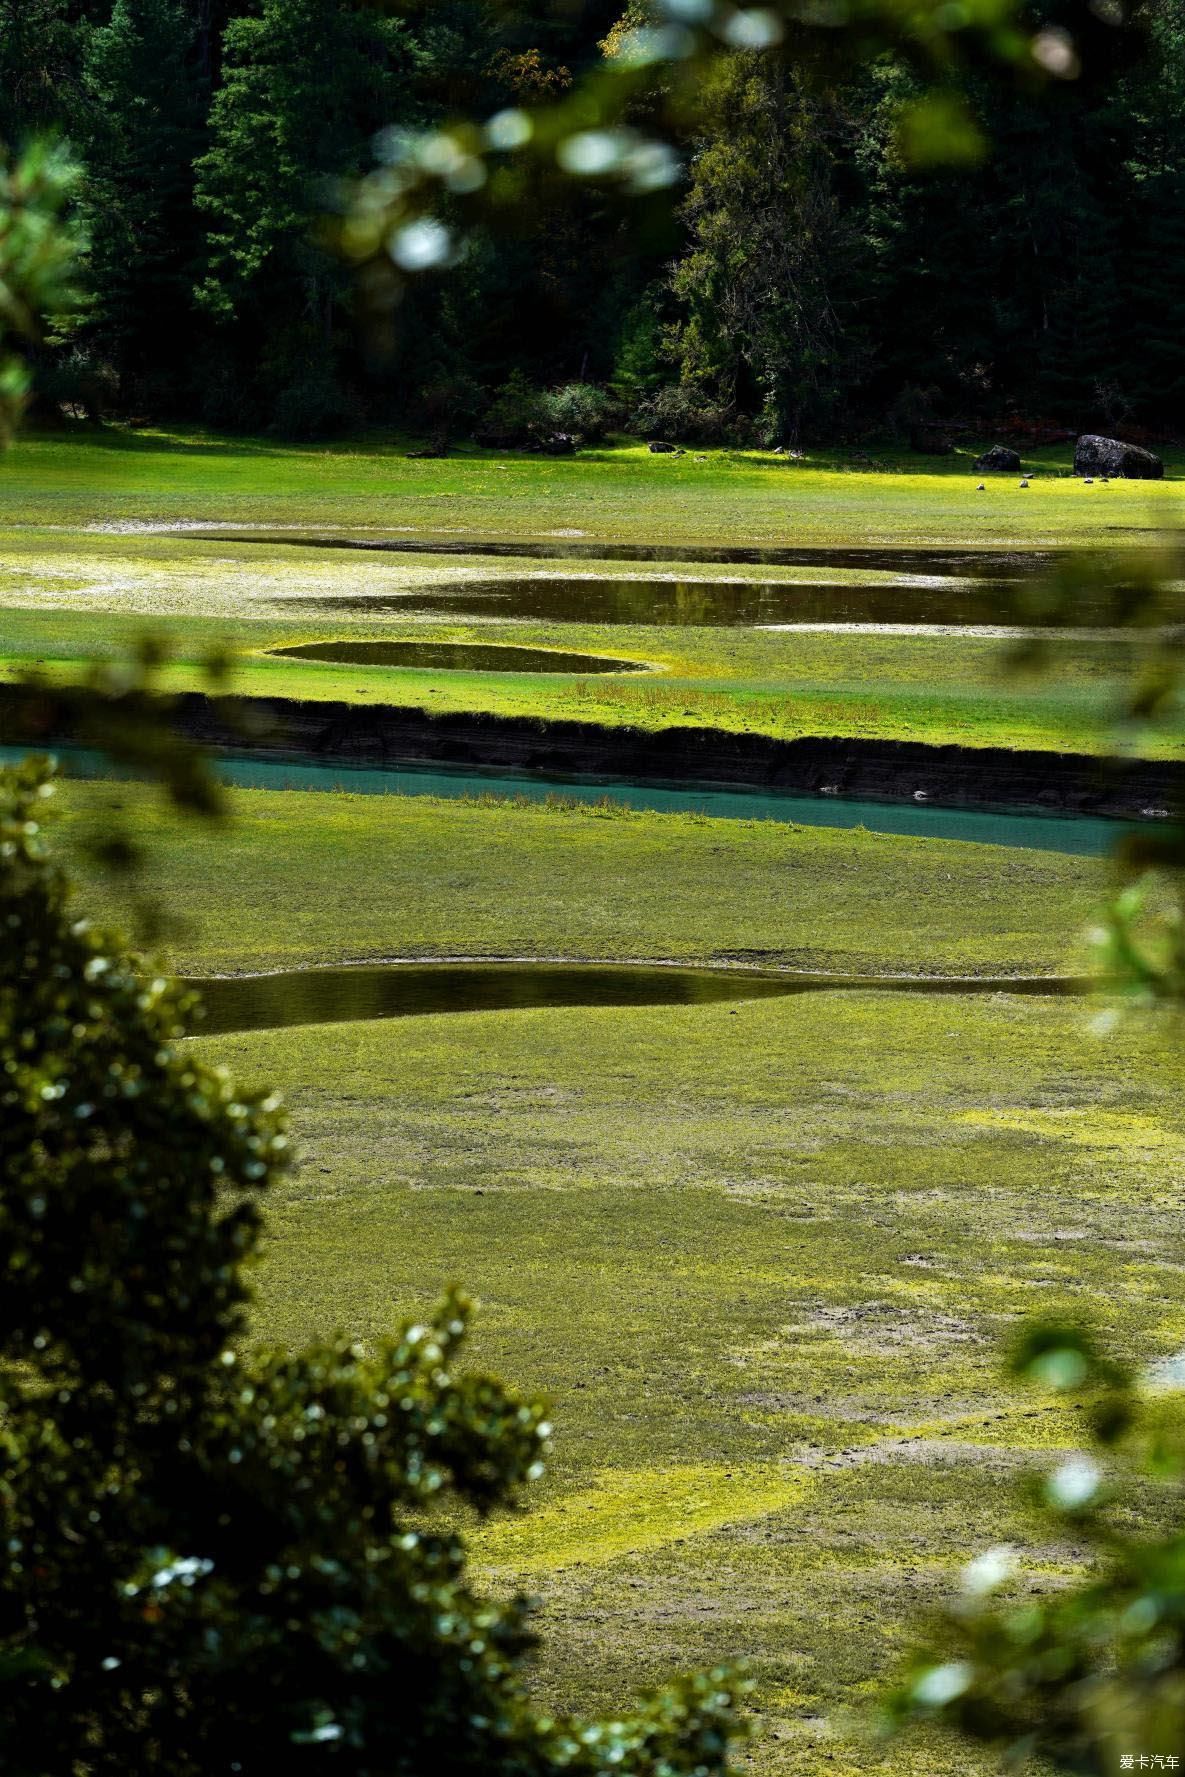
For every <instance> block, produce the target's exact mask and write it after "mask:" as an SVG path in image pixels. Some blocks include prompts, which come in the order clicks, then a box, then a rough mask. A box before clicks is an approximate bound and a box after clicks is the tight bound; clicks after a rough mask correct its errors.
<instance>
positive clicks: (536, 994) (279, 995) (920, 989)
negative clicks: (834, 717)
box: [187, 962, 1087, 1036]
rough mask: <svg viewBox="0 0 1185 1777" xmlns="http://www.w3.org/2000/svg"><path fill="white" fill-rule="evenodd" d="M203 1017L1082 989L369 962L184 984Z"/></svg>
mask: <svg viewBox="0 0 1185 1777" xmlns="http://www.w3.org/2000/svg"><path fill="white" fill-rule="evenodd" d="M187 985H189V986H191V987H196V988H198V989H199V991H200V992H201V995H202V998H203V1001H204V1004H205V1008H206V1016H205V1017H204V1018H203V1019H202V1020H201V1022H200V1024H199V1025H197V1027H196V1031H197V1034H200V1035H208V1036H220V1035H224V1034H226V1033H228V1032H231V1031H246V1030H274V1029H279V1028H283V1027H287V1026H292V1025H298V1024H337V1023H344V1022H353V1021H354V1020H361V1019H377V1018H409V1017H416V1016H420V1015H422V1014H424V1013H437V1012H509V1011H527V1010H536V1009H539V1008H541V1007H549V1006H550V1007H556V1006H561V1007H562V1006H567V1007H574V1006H586V1007H593V1006H705V1005H712V1004H718V1003H719V1002H720V1001H723V1000H754V999H769V998H771V997H783V996H785V995H787V994H797V993H818V992H828V991H836V990H838V989H842V990H862V991H868V990H870V989H871V990H885V991H894V992H913V993H969V992H975V993H999V992H1005V993H1028V994H1042V995H1045V994H1064V993H1073V992H1082V991H1085V990H1086V987H1087V984H1086V983H1084V982H1078V981H1074V980H1071V979H1068V978H1065V977H1058V976H1044V977H1042V976H1031V977H1020V978H1013V977H1010V976H1002V977H993V978H990V979H976V980H968V979H965V978H964V979H952V978H947V979H943V978H942V977H932V978H920V977H916V976H915V977H909V976H906V977H895V976H878V975H868V976H862V975H852V976H842V975H819V974H815V975H806V974H804V975H792V974H788V973H786V974H774V973H768V974H757V973H755V972H753V973H751V972H749V971H747V970H741V969H689V968H677V967H671V966H666V965H663V964H656V963H546V962H544V963H537V962H532V963H522V962H493V963H379V964H364V965H353V966H347V967H344V968H313V969H293V970H287V971H285V972H284V973H281V974H275V975H229V976H226V975H224V976H214V977H210V978H206V979H195V980H190V981H189V982H188V983H187Z"/></svg>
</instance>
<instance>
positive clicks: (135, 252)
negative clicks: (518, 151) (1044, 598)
mask: <svg viewBox="0 0 1185 1777" xmlns="http://www.w3.org/2000/svg"><path fill="white" fill-rule="evenodd" d="M1038 5H1039V6H1040V8H1041V12H1040V16H1038V14H1037V12H1033V14H1032V16H1031V17H1030V18H1029V20H1028V23H1029V24H1030V26H1033V25H1036V26H1038V27H1041V26H1044V27H1046V29H1047V32H1048V33H1049V36H1050V41H1051V43H1053V45H1054V48H1055V51H1056V50H1057V48H1058V46H1059V45H1061V44H1063V43H1068V41H1069V40H1068V39H1063V38H1062V37H1061V36H1059V35H1058V33H1059V32H1061V31H1063V30H1068V31H1069V33H1070V34H1071V35H1072V42H1073V48H1072V49H1070V48H1068V47H1067V48H1066V50H1065V55H1066V56H1068V57H1069V58H1070V62H1069V64H1068V65H1066V64H1065V58H1064V57H1063V66H1062V67H1061V68H1060V70H1059V72H1060V73H1061V74H1062V75H1063V76H1066V75H1068V76H1069V77H1063V78H1057V79H1053V80H1037V79H1033V80H1027V79H1025V78H1024V77H1023V75H1022V76H1020V77H1018V75H1017V72H1016V70H1015V68H1011V67H1009V68H1005V67H1003V66H1002V67H1001V68H1000V69H999V70H997V71H993V70H990V69H987V70H985V69H984V68H982V67H979V68H974V69H971V68H969V69H968V71H966V72H964V73H963V74H961V75H960V74H959V73H958V71H957V70H952V72H951V74H950V77H949V91H948V92H947V93H946V94H945V95H944V94H939V95H938V99H937V103H938V104H942V103H945V102H947V101H949V103H950V104H951V105H952V107H954V106H957V107H959V108H961V109H960V110H959V116H960V117H961V118H962V119H963V122H962V124H961V126H960V127H962V128H963V129H964V131H965V143H964V146H965V150H966V152H965V153H964V154H963V155H962V156H961V158H959V160H958V164H949V162H948V163H947V164H942V165H938V166H929V165H927V164H926V161H927V158H928V157H927V152H926V144H925V142H924V141H923V142H921V143H920V145H919V144H918V143H917V142H913V143H910V142H909V141H908V140H907V139H905V138H904V137H903V130H902V127H901V123H902V118H903V116H904V115H905V110H904V108H905V107H906V106H908V104H909V103H910V101H911V100H913V99H915V98H916V97H917V94H918V90H919V89H918V85H917V76H916V74H915V72H913V71H912V70H911V69H910V68H909V67H908V66H906V65H905V63H904V62H903V61H901V60H900V59H898V58H896V57H894V56H892V55H889V54H881V55H879V56H877V57H875V58H873V59H872V60H868V59H867V58H858V57H855V56H851V55H849V56H847V58H846V59H845V58H842V57H837V56H834V55H831V56H828V55H821V54H819V53H818V52H817V51H816V49H814V48H813V47H812V46H810V45H809V44H807V43H805V41H804V42H803V43H796V42H794V41H793V39H792V40H791V41H790V43H789V44H788V46H787V49H786V51H785V53H783V54H781V55H776V56H771V55H758V54H754V53H750V52H742V51H737V52H735V53H732V54H730V55H728V56H726V57H723V58H721V59H720V60H718V62H717V63H716V64H715V66H714V68H713V69H712V71H711V73H710V75H709V76H708V78H707V79H706V80H705V82H704V86H703V92H702V103H701V104H700V105H699V106H698V107H697V110H696V113H695V115H694V116H693V117H688V116H686V115H683V116H682V117H681V118H679V119H678V120H677V121H676V123H675V125H674V127H675V130H676V134H677V135H678V137H679V144H678V145H679V147H680V149H681V150H682V152H683V155H684V160H685V166H686V174H685V178H684V181H683V184H682V186H681V187H680V188H679V189H678V190H677V191H676V193H675V195H674V201H673V206H672V213H669V214H667V215H666V217H665V219H664V218H661V217H659V216H658V215H657V214H656V210H655V207H654V206H653V205H651V206H646V207H644V208H645V217H644V225H643V220H642V219H641V218H640V216H639V214H632V213H631V211H630V207H629V205H623V204H622V203H620V202H619V201H617V200H614V199H611V197H610V196H609V194H608V193H606V192H605V191H604V190H603V189H600V188H598V187H597V186H596V185H595V183H594V184H593V185H588V184H586V185H583V186H581V185H576V184H570V185H565V184H564V183H563V182H562V181H555V182H552V183H551V184H548V185H546V186H545V187H540V188H539V189H538V190H536V191H535V192H534V194H533V196H532V199H531V201H530V202H529V203H526V204H522V203H520V204H518V205H509V206H504V207H503V211H502V213H501V218H500V223H499V226H498V227H497V229H493V228H487V229H486V230H484V231H483V232H481V233H480V234H479V235H478V237H477V238H475V239H473V240H472V241H471V242H470V245H469V249H468V251H467V252H466V253H465V254H464V256H463V257H462V258H461V259H460V261H459V262H458V263H454V264H452V265H451V266H450V267H449V268H448V269H447V270H441V271H436V272H433V273H431V274H429V275H428V276H426V277H424V278H422V279H420V280H418V281H416V282H414V283H412V284H411V285H410V286H409V287H408V288H407V289H406V290H405V291H404V293H403V295H402V299H401V301H400V302H399V305H398V308H397V311H396V313H395V314H394V317H393V322H394V324H393V325H390V326H386V327H383V328H375V327H374V326H373V325H370V324H368V323H370V322H371V321H373V316H372V315H371V314H370V313H369V310H368V305H367V303H366V301H365V292H364V291H363V290H360V287H359V283H358V280H357V279H356V277H355V276H354V275H353V274H352V273H351V272H350V270H349V269H348V267H347V266H346V265H345V264H344V263H343V262H342V261H341V260H340V258H338V257H336V256H335V254H334V253H333V252H332V251H331V250H330V245H329V241H328V239H327V236H326V231H325V230H324V229H323V228H322V226H321V225H320V224H319V221H318V218H319V217H323V216H325V215H326V214H329V213H331V212H332V211H333V210H334V207H335V205H336V204H337V202H338V198H339V194H340V192H341V190H342V189H343V188H344V187H345V186H346V185H348V183H349V182H350V181H352V180H355V179H357V178H358V177H359V176H361V175H364V174H365V173H366V172H367V171H368V170H369V169H370V168H371V167H373V165H374V164H375V158H376V155H378V156H380V157H381V155H382V152H383V142H384V139H385V138H384V134H383V132H390V131H396V132H398V131H407V130H415V129H421V128H424V127H425V126H428V125H431V124H432V123H434V122H438V121H444V122H447V121H448V120H450V119H454V118H456V117H459V116H479V117H480V116H484V115H488V114H489V113H492V112H494V111H496V110H498V109H499V108H500V107H504V106H509V105H518V104H533V103H538V102H540V101H545V100H547V99H550V98H555V97H558V96H560V95H562V94H563V93H564V92H565V91H566V90H568V89H569V88H570V87H571V86H572V84H573V83H574V82H578V81H579V80H580V79H581V78H582V77H583V76H585V75H586V74H587V73H588V71H589V70H590V69H593V68H595V67H596V66H597V65H598V64H599V63H600V62H601V61H603V59H604V58H605V57H606V56H607V55H608V56H610V57H611V56H612V55H613V54H614V53H615V51H616V50H617V49H618V48H619V47H620V44H621V42H622V40H623V37H624V35H625V34H626V33H625V30H624V29H623V25H622V16H621V15H622V11H623V7H622V0H566V3H562V4H561V3H560V0H555V3H554V4H549V5H536V6H529V5H525V4H523V5H519V4H514V3H513V0H509V3H508V0H405V3H403V4H399V5H394V4H393V5H390V6H387V7H386V8H384V7H375V6H373V5H371V4H369V3H368V0H246V4H245V0H0V141H4V142H7V143H8V144H9V146H11V147H19V146H21V145H22V143H24V142H25V141H27V140H28V139H29V138H31V137H32V136H34V135H36V134H37V133H39V132H45V131H47V130H48V131H54V132H57V133H58V134H59V135H61V136H62V137H64V138H65V139H66V140H67V142H68V143H69V144H70V146H71V148H72V149H73V151H74V152H75V153H76V155H77V156H78V157H79V159H80V161H81V163H82V168H83V179H82V184H81V189H80V195H79V208H80V212H81V220H82V222H83V223H84V224H85V227H86V229H87V232H88V234H89V237H90V247H89V257H88V278H87V281H88V290H89V296H88V301H87V304H86V307H85V309H84V310H83V312H81V313H80V314H79V315H77V316H76V317H74V319H73V321H72V322H71V325H70V327H69V329H68V330H65V331H64V333H63V337H61V338H60V339H59V340H58V341H57V342H56V344H53V345H51V346H50V347H47V348H45V349H44V350H43V352H42V355H41V362H40V364H39V367H38V369H39V380H40V385H41V389H42V395H43V400H44V402H45V403H46V404H47V405H49V404H54V403H61V402H62V401H63V400H64V401H70V402H73V403H75V404H76V405H77V406H79V407H80V408H81V409H82V410H84V411H106V412H111V413H122V414H124V415H127V416H131V417H135V416H136V415H140V414H143V415H145V416H149V417H170V418H175V419H181V418H187V419H202V420H205V421H207V422H209V423H212V424H216V425H220V426H227V427H230V428H244V429H250V428H258V427H261V426H273V427H275V428H276V429H277V430H279V431H281V432H287V433H291V434H295V435H300V434H315V433H318V432H324V431H329V430H332V429H334V428H349V427H353V426H358V425H361V424H365V423H379V424H386V425H389V424H397V425H402V426H406V427H409V428H412V429H420V430H423V431H425V432H428V433H432V434H437V435H441V436H443V435H447V434H448V433H450V432H453V431H472V432H476V434H477V435H478V436H483V435H484V436H486V437H488V438H490V439H491V441H497V442H506V443H513V442H521V441H523V440H525V439H526V438H528V437H529V436H530V435H531V434H532V433H533V432H534V433H536V434H537V433H539V432H540V431H542V430H546V429H547V427H548V426H549V425H553V424H555V425H558V426H559V427H560V429H564V424H565V421H566V422H567V425H568V428H569V429H572V430H575V431H578V432H583V434H584V435H585V436H590V435H591V436H595V434H596V432H597V430H598V429H600V428H601V427H603V426H604V425H605V424H607V423H611V422H613V421H615V420H617V421H628V420H632V421H633V422H634V423H635V424H636V425H637V426H638V427H639V428H641V429H648V430H652V431H661V432H663V433H665V434H667V435H670V436H676V437H677V436H681V435H683V436H689V437H690V436H700V437H711V436H717V437H720V438H737V439H752V440H755V441H761V442H768V443H776V442H782V443H794V442H796V441H797V440H799V439H800V438H824V437H854V436H860V435H862V434H867V433H872V432H876V431H878V430H883V429H885V428H886V427H889V428H892V429H893V430H895V431H898V432H900V433H902V434H906V433H909V432H912V433H913V434H914V436H915V437H916V436H918V435H919V433H920V432H921V433H924V428H925V425H926V423H927V422H942V421H954V420H965V421H967V422H968V423H973V424H974V423H986V422H987V421H989V420H990V421H991V422H992V423H999V422H1001V421H1002V420H1003V419H1005V418H1007V417H1008V416H1014V417H1016V418H1017V419H1020V420H1022V421H1027V422H1031V423H1033V424H1044V425H1053V426H1057V425H1065V426H1067V427H1086V426H1104V427H1107V428H1118V427H1122V426H1127V427H1132V426H1145V427H1147V428H1150V429H1152V430H1154V431H1171V430H1172V429H1173V428H1174V426H1175V425H1177V424H1178V419H1177V415H1178V410H1179V407H1180V397H1181V392H1182V386H1183V383H1185V332H1183V330H1182V328H1181V326H1180V325H1179V315H1180V309H1181V298H1180V295H1179V291H1180V289H1181V287H1182V273H1183V271H1185V207H1183V203H1182V199H1183V198H1185V130H1183V129H1182V123H1183V122H1185V0H1145V3H1144V6H1143V9H1142V11H1140V12H1139V13H1138V14H1137V15H1136V16H1135V17H1134V18H1131V19H1126V20H1125V19H1124V18H1123V17H1122V16H1121V14H1120V12H1119V10H1118V7H1117V6H1115V7H1114V8H1113V9H1109V8H1110V0H1098V3H1097V4H1096V5H1095V6H1094V8H1093V9H1090V8H1087V7H1085V6H1081V5H1080V4H1078V0H1073V4H1072V6H1071V0H1038ZM644 14H645V0H641V3H639V0H632V3H631V5H630V6H628V7H626V8H625V26H626V27H628V26H629V24H630V23H631V22H636V21H637V20H638V19H641V18H642V17H644ZM816 35H817V34H816ZM640 103H641V105H642V106H643V109H644V107H645V101H644V100H643V101H640ZM386 139H389V138H386ZM980 144H982V152H980V147H979V145H980ZM637 208H638V207H637V206H635V209H637ZM556 390H565V391H566V393H565V394H564V395H562V396H560V397H558V398H557V397H556V395H555V393H554V391H556ZM595 390H600V391H602V393H601V394H600V395H599V396H598V395H596V394H595V393H594V391H595ZM549 391H550V392H551V393H550V394H548V393H547V392H549Z"/></svg>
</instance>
